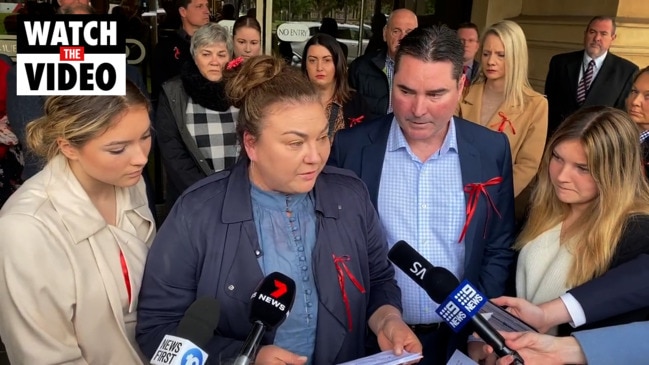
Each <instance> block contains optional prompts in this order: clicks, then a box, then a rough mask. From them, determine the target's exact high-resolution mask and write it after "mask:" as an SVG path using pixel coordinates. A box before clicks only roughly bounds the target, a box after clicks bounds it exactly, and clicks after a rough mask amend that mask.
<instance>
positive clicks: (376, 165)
mask: <svg viewBox="0 0 649 365" xmlns="http://www.w3.org/2000/svg"><path fill="white" fill-rule="evenodd" d="M463 54H464V51H463V46H462V43H461V42H460V40H459V39H458V37H457V35H456V33H455V32H453V31H452V30H450V29H448V28H446V27H432V28H418V29H415V30H414V31H412V32H411V33H410V34H408V35H407V36H406V37H405V38H404V39H403V40H402V41H401V44H400V46H399V51H398V52H397V55H396V60H395V75H394V84H393V89H392V100H393V109H394V114H389V115H387V116H385V117H382V118H379V119H376V120H374V121H370V122H368V123H365V124H360V125H359V126H356V127H354V128H352V129H346V130H342V131H340V132H339V133H338V134H337V135H336V136H335V140H334V143H333V146H332V151H331V155H330V160H329V163H330V164H332V165H337V166H339V167H343V168H347V169H350V170H352V171H354V172H355V173H356V174H357V175H358V176H359V177H360V178H361V179H362V180H363V181H364V182H365V184H366V185H367V187H368V190H369V193H370V198H371V200H372V203H373V204H374V206H375V207H376V208H377V210H378V212H379V216H380V217H381V221H382V223H383V226H384V228H385V229H386V232H387V236H388V245H390V246H392V245H394V244H395V243H396V242H397V241H398V240H401V239H403V240H406V241H409V243H410V244H411V245H412V246H413V247H415V249H417V250H418V251H419V252H420V253H421V254H422V255H423V256H424V257H425V258H426V259H427V260H429V261H430V262H431V263H433V264H434V265H438V266H444V267H446V268H447V269H449V270H450V271H451V272H453V273H454V274H455V275H456V276H457V277H458V278H460V279H468V280H469V281H471V282H473V283H474V284H476V285H477V286H478V287H479V289H480V290H482V291H483V292H484V293H485V294H486V295H487V296H488V297H495V296H499V295H501V294H502V293H503V292H504V290H505V282H506V281H507V277H508V269H509V266H510V264H511V262H512V259H513V251H512V250H511V249H510V247H511V245H512V243H513V239H514V215H513V214H514V213H513V212H514V210H513V209H514V194H513V186H512V161H511V154H510V150H509V144H508V142H507V138H506V136H505V135H504V134H502V133H497V132H493V131H490V130H488V129H486V128H484V127H482V126H478V125H476V124H475V123H471V122H468V121H465V120H463V119H460V118H456V117H453V112H454V110H455V107H456V106H457V103H458V102H459V100H460V97H461V95H462V89H463V85H464V78H465V76H464V75H463V72H462V64H463ZM396 277H397V282H398V284H399V286H400V287H401V289H402V302H403V307H404V320H405V321H406V323H408V324H409V325H411V328H413V330H414V331H415V333H416V334H417V335H418V337H419V338H420V341H421V342H422V344H423V346H424V354H423V355H424V359H423V360H422V362H421V363H420V364H444V363H446V359H447V355H448V353H447V350H448V349H449V344H448V343H447V342H448V341H449V338H451V337H453V336H451V333H450V330H449V329H448V328H447V327H445V326H440V325H439V322H441V318H440V317H438V316H436V314H434V313H433V312H434V309H435V308H436V307H437V304H436V303H434V302H433V301H432V300H431V299H430V298H429V297H427V296H426V295H425V292H423V291H422V290H421V289H420V288H418V287H417V286H416V284H415V283H414V282H413V281H412V280H411V279H409V278H408V277H407V276H406V275H405V274H403V273H402V272H400V271H399V270H397V275H396ZM424 297H425V298H424ZM450 347H454V344H450Z"/></svg>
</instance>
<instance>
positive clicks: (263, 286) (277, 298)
mask: <svg viewBox="0 0 649 365" xmlns="http://www.w3.org/2000/svg"><path fill="white" fill-rule="evenodd" d="M250 300H251V303H250V322H252V324H253V327H252V331H250V334H249V335H248V338H247V339H246V342H244V344H243V346H242V347H241V351H239V355H238V356H237V358H236V359H235V361H234V365H248V364H250V363H252V362H253V360H254V357H255V352H256V350H257V346H259V343H260V342H261V339H262V337H263V335H264V333H265V332H266V331H267V330H271V329H273V328H275V327H277V326H279V325H280V324H282V322H284V320H285V319H286V318H287V317H288V315H289V312H290V310H291V308H292V307H293V301H294V300H295V282H294V281H293V279H291V278H289V277H288V276H286V275H284V274H282V273H279V272H273V273H270V274H268V276H266V277H265V278H264V279H263V280H262V281H261V282H260V283H259V286H258V287H257V289H256V290H255V291H254V292H253V293H252V296H251V297H250Z"/></svg>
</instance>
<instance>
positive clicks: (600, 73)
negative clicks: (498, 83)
mask: <svg viewBox="0 0 649 365" xmlns="http://www.w3.org/2000/svg"><path fill="white" fill-rule="evenodd" d="M615 37H616V34H615V19H613V18H611V17H605V16H596V17H594V18H593V19H591V21H590V22H589V23H588V26H587V27H586V30H585V31H584V50H580V51H576V52H569V53H562V54H558V55H556V56H554V57H552V59H551V60H550V68H549V70H548V75H547V77H546V79H545V95H547V97H548V107H549V111H548V137H549V136H551V135H552V133H553V132H554V130H556V129H557V127H558V126H559V124H561V122H563V120H564V119H565V118H566V117H568V116H569V115H570V114H572V113H574V112H575V111H577V109H579V108H581V107H584V106H591V105H606V106H611V107H615V108H618V109H624V101H625V99H626V97H627V95H629V91H630V90H631V85H632V84H633V76H634V74H635V73H636V72H638V66H636V65H635V64H633V63H631V62H630V61H628V60H626V59H624V58H622V57H619V56H616V55H614V54H613V53H611V52H609V48H610V46H611V44H612V43H613V41H614V40H615ZM591 60H592V61H594V69H593V77H592V81H591V83H590V85H589V86H588V87H587V90H586V94H585V99H584V100H583V101H580V100H579V98H578V93H579V84H580V82H581V80H582V78H583V75H584V73H587V71H588V67H589V66H588V65H589V63H590V61H591Z"/></svg>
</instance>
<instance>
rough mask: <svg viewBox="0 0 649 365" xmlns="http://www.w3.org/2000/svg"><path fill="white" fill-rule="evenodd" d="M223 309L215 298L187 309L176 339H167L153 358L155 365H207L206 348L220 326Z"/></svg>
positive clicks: (179, 325)
mask: <svg viewBox="0 0 649 365" xmlns="http://www.w3.org/2000/svg"><path fill="white" fill-rule="evenodd" d="M219 316H220V306H219V302H218V301H217V300H216V299H214V298H209V297H204V298H199V299H197V300H196V301H195V302H194V303H192V305H190V306H189V308H187V311H186V312H185V315H184V316H183V319H181V320H180V323H179V324H178V329H177V330H176V336H172V335H166V336H165V337H164V338H163V339H162V342H160V346H158V349H157V350H156V352H155V353H154V354H153V357H152V358H151V364H153V365H205V363H206V362H207V353H206V352H205V351H203V350H202V349H201V348H200V347H199V346H205V345H206V344H207V342H208V341H209V340H210V339H211V338H212V337H213V336H214V331H215V330H216V327H217V326H218V324H219Z"/></svg>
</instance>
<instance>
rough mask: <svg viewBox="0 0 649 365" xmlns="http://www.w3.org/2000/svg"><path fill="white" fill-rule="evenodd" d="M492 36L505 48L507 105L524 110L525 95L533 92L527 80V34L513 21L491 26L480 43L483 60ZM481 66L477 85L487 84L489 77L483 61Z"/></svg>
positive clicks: (480, 53) (504, 21)
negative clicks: (489, 36) (485, 45)
mask: <svg viewBox="0 0 649 365" xmlns="http://www.w3.org/2000/svg"><path fill="white" fill-rule="evenodd" d="M490 34H491V35H495V36H496V37H498V39H500V41H501V42H503V46H504V47H505V103H506V104H508V105H511V106H513V107H515V108H518V109H522V108H524V107H525V105H524V101H525V93H526V92H527V93H529V92H530V91H532V87H531V86H530V82H529V80H528V79H527V70H528V67H529V66H528V62H529V61H528V56H527V41H526V40H525V33H524V32H523V29H521V27H520V26H519V25H518V24H516V23H515V22H513V21H511V20H503V21H501V22H498V23H496V24H494V25H492V26H490V27H489V28H488V29H487V30H486V31H485V32H484V34H483V35H482V39H481V41H480V51H479V53H478V54H479V55H480V57H481V58H482V50H483V47H484V42H485V39H486V38H487V36H488V35H490ZM479 64H480V72H479V73H478V78H477V80H476V83H485V82H487V77H486V76H485V73H484V71H483V70H482V61H481V62H480V63H479Z"/></svg>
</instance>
